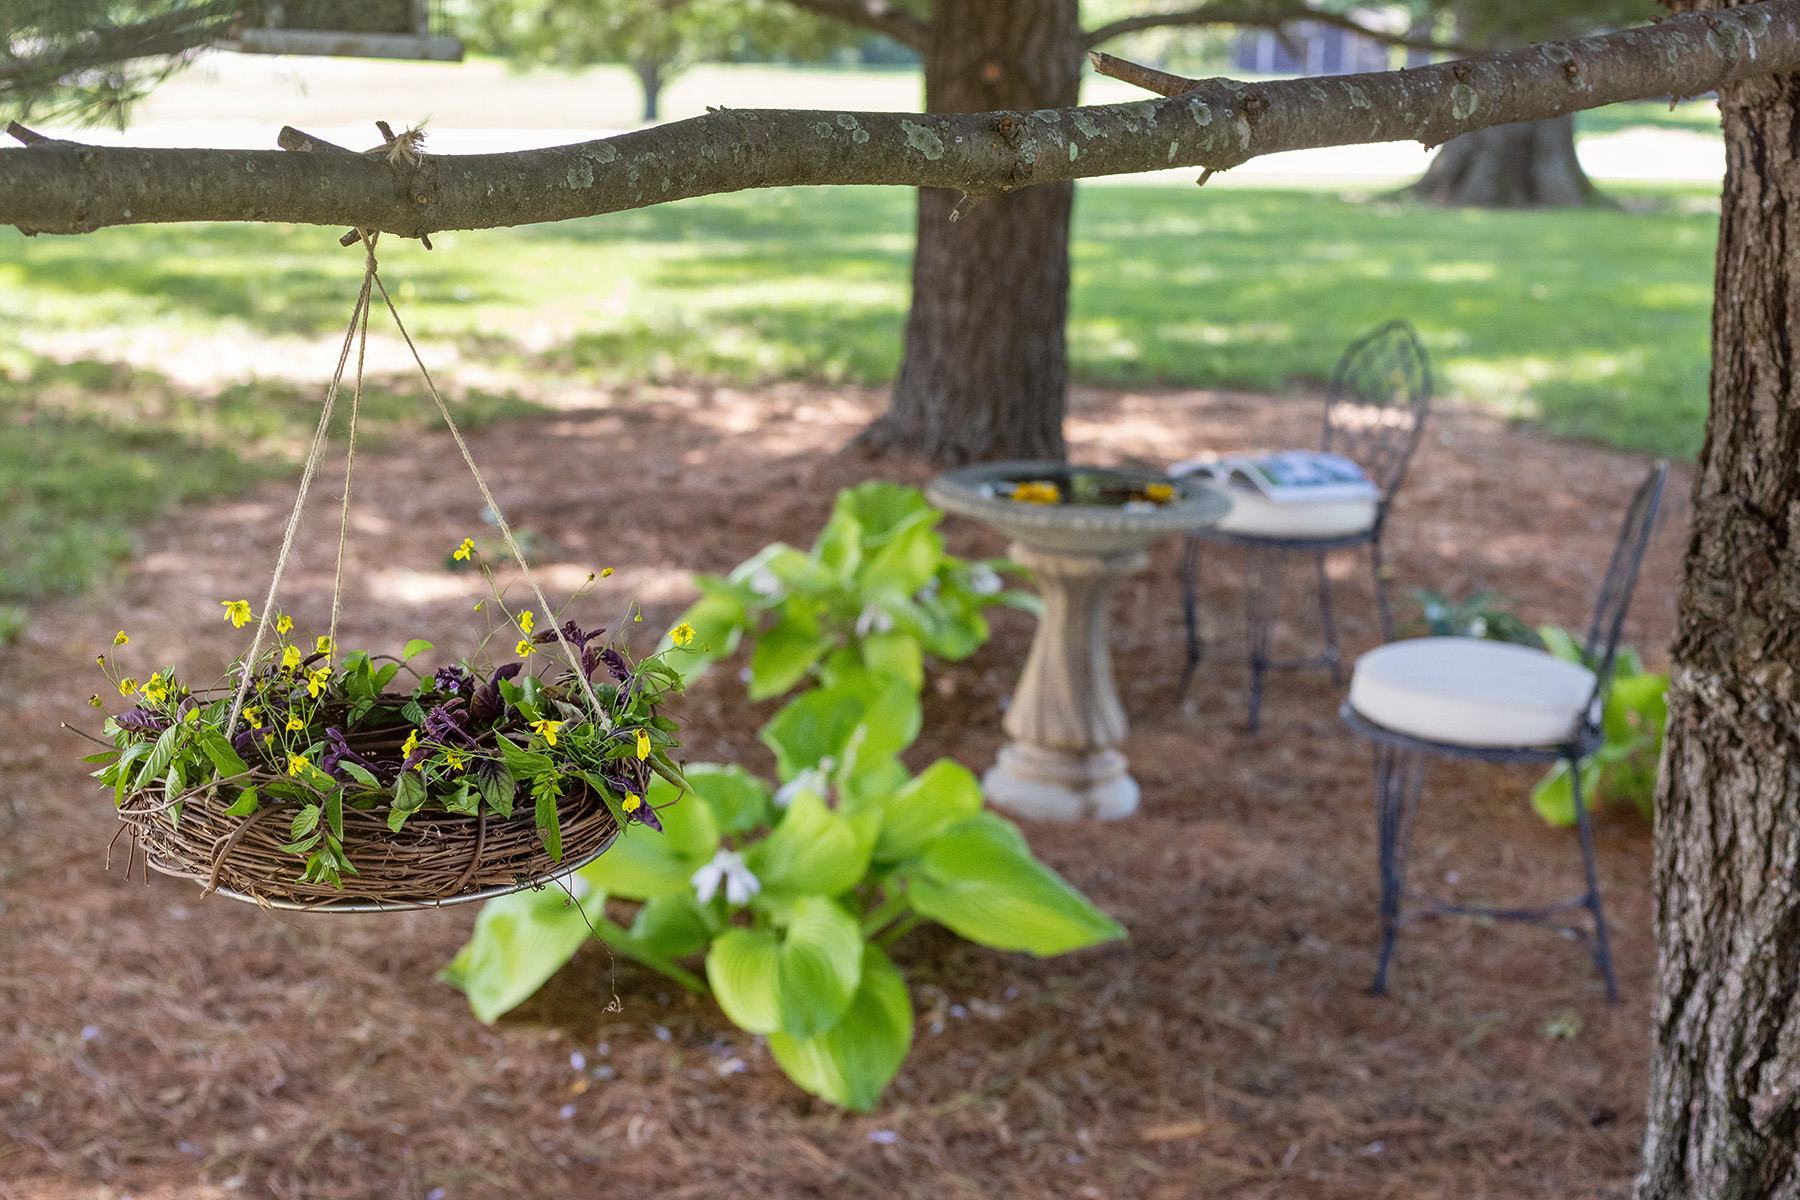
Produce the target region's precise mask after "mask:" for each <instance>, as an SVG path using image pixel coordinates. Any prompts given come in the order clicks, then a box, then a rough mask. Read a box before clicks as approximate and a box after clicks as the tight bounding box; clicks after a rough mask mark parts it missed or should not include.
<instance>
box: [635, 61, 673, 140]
mask: <svg viewBox="0 0 1800 1200" xmlns="http://www.w3.org/2000/svg"><path fill="white" fill-rule="evenodd" d="M666 66H668V64H667V63H665V62H663V61H662V60H661V59H656V58H640V59H638V60H636V61H635V62H633V63H632V64H631V69H632V71H634V72H635V73H636V74H637V77H638V83H639V84H640V85H641V86H642V87H643V89H644V123H645V124H649V123H650V122H652V121H655V120H659V119H660V118H659V116H658V114H659V113H660V111H661V108H662V89H663V68H664V67H666Z"/></svg>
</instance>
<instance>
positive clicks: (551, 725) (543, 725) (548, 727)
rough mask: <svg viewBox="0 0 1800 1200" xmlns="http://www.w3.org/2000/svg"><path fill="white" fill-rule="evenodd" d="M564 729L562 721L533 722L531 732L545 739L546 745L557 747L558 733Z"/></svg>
mask: <svg viewBox="0 0 1800 1200" xmlns="http://www.w3.org/2000/svg"><path fill="white" fill-rule="evenodd" d="M562 727H563V723H562V722H561V721H533V722H532V723H531V731H532V732H533V733H535V734H537V735H539V736H540V737H542V738H543V739H544V745H546V746H554V745H556V731H557V730H559V729H561V728H562Z"/></svg>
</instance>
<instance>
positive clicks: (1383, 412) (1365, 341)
mask: <svg viewBox="0 0 1800 1200" xmlns="http://www.w3.org/2000/svg"><path fill="white" fill-rule="evenodd" d="M1430 404H1431V360H1430V359H1429V358H1427V357H1426V355H1425V347H1424V346H1423V345H1421V344H1420V342H1419V335H1418V334H1417V333H1416V332H1414V330H1413V327H1412V325H1411V324H1410V323H1408V322H1406V321H1400V320H1394V321H1389V322H1387V323H1386V324H1385V325H1381V326H1379V327H1377V328H1375V329H1372V330H1370V331H1369V332H1368V333H1365V334H1363V335H1362V336H1361V337H1359V338H1357V339H1356V340H1355V341H1354V342H1351V343H1350V346H1349V348H1348V349H1346V350H1345V351H1344V355H1343V357H1342V358H1340V359H1338V364H1337V366H1336V368H1334V369H1333V370H1332V372H1331V386H1330V388H1329V389H1328V390H1327V391H1326V393H1325V442H1324V448H1325V449H1326V450H1328V451H1330V452H1331V453H1334V454H1342V455H1343V456H1344V457H1345V458H1348V459H1351V460H1353V461H1354V462H1355V463H1356V464H1357V465H1358V466H1360V467H1361V468H1362V469H1363V473H1364V474H1365V475H1367V476H1368V477H1369V479H1370V481H1371V482H1372V483H1374V484H1375V486H1376V487H1378V488H1380V489H1381V503H1382V506H1383V507H1384V508H1385V507H1386V505H1387V502H1388V500H1389V498H1391V497H1392V496H1393V494H1394V490H1395V489H1396V488H1398V487H1399V486H1400V481H1401V479H1402V478H1404V477H1405V475H1406V464H1407V462H1408V461H1409V460H1410V459H1411V458H1412V454H1413V450H1414V448H1416V447H1417V446H1418V444H1419V437H1420V435H1421V434H1422V433H1424V431H1425V411H1426V409H1427V408H1428V407H1429V406H1430Z"/></svg>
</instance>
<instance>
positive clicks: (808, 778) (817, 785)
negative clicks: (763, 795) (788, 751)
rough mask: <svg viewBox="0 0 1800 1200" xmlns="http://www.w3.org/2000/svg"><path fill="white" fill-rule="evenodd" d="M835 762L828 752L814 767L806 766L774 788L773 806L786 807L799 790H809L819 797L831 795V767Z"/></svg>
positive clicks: (835, 764)
mask: <svg viewBox="0 0 1800 1200" xmlns="http://www.w3.org/2000/svg"><path fill="white" fill-rule="evenodd" d="M835 766H837V762H836V761H835V760H834V759H833V758H832V757H831V756H830V755H829V754H828V755H826V756H825V757H824V758H821V759H820V760H819V765H818V766H816V767H807V768H806V769H805V770H803V771H801V772H800V773H799V774H798V775H796V776H794V777H793V778H792V779H790V780H788V781H787V782H786V783H784V784H782V785H781V786H780V787H778V788H776V789H775V807H776V808H786V807H787V806H788V805H790V804H792V803H793V802H794V800H795V798H796V797H798V796H799V795H800V793H801V792H811V793H813V794H814V795H816V796H818V797H819V798H820V799H828V798H830V796H831V790H830V789H831V769H832V768H833V767H835Z"/></svg>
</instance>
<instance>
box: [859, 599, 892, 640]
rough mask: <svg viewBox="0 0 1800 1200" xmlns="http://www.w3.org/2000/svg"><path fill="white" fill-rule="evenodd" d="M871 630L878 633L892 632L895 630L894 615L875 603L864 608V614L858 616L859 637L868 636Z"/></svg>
mask: <svg viewBox="0 0 1800 1200" xmlns="http://www.w3.org/2000/svg"><path fill="white" fill-rule="evenodd" d="M871 630H873V631H874V632H876V633H892V632H893V631H894V618H893V616H892V615H890V614H889V613H888V611H887V610H886V609H884V608H881V607H880V606H878V605H874V604H871V605H869V607H867V608H865V609H863V610H862V615H861V616H860V617H858V618H856V636H857V637H868V636H869V633H870V631H871Z"/></svg>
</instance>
